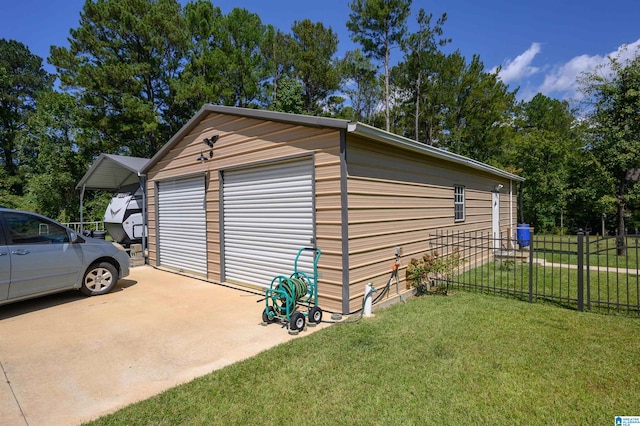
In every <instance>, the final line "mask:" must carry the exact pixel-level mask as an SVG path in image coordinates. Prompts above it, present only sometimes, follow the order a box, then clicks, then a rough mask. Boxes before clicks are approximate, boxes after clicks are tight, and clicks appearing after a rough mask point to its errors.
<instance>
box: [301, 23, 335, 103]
mask: <svg viewBox="0 0 640 426" xmlns="http://www.w3.org/2000/svg"><path fill="white" fill-rule="evenodd" d="M291 31H292V36H293V41H294V42H295V44H294V51H293V52H294V53H293V70H294V75H295V76H296V77H297V78H298V80H299V81H300V82H301V83H302V88H303V93H304V109H305V110H306V111H307V112H309V113H312V114H319V113H321V112H322V106H323V102H326V100H327V97H328V96H329V95H330V94H331V93H332V92H334V91H335V90H337V89H338V88H339V87H340V79H339V76H338V70H337V67H336V65H335V64H334V63H333V61H332V58H333V55H335V53H336V51H337V50H338V36H337V35H336V34H335V33H334V32H333V30H332V29H331V28H325V27H324V25H323V24H322V23H321V22H316V23H313V22H311V21H310V20H309V19H303V20H302V21H296V22H294V23H293V26H292V27H291Z"/></svg>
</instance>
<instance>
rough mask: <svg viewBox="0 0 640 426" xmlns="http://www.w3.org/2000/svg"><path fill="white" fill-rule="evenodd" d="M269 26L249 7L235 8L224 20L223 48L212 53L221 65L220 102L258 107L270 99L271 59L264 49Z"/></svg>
mask: <svg viewBox="0 0 640 426" xmlns="http://www.w3.org/2000/svg"><path fill="white" fill-rule="evenodd" d="M267 34H268V27H267V26H266V25H264V24H263V23H262V21H261V20H260V17H259V16H258V15H256V14H255V13H250V12H249V11H248V10H247V9H241V8H234V9H233V10H232V11H231V12H230V13H229V14H228V15H226V16H224V17H223V19H222V21H221V31H220V34H219V37H220V48H219V49H215V50H214V51H213V52H212V54H213V57H214V58H215V59H214V61H215V62H217V63H218V64H219V72H220V73H219V76H218V78H219V84H220V88H221V91H220V102H221V103H223V104H224V105H229V106H238V107H245V108H246V107H249V106H253V107H257V106H259V105H261V104H264V103H265V102H266V100H267V99H266V98H267V96H266V94H265V93H264V90H263V89H264V87H265V85H266V81H267V79H268V78H269V74H270V71H269V66H268V65H269V61H268V60H267V59H266V58H265V56H264V54H263V52H262V44H263V40H264V39H265V38H266V37H267Z"/></svg>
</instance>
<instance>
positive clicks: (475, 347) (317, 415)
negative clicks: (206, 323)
mask: <svg viewBox="0 0 640 426" xmlns="http://www.w3.org/2000/svg"><path fill="white" fill-rule="evenodd" d="M284 332H286V331H284V330H283V333H284ZM639 335H640V321H638V319H634V318H627V317H621V316H604V315H595V314H590V313H580V312H575V311H569V310H565V309H558V308H555V307H552V306H547V305H540V304H528V303H522V302H519V301H516V300H512V299H507V298H498V297H492V296H487V295H483V294H478V293H468V292H464V291H457V292H456V293H455V294H454V295H452V296H448V297H442V296H433V297H422V298H418V299H413V300H410V301H409V302H408V303H406V304H400V305H396V306H394V307H392V308H389V309H386V310H382V311H379V312H377V313H376V316H375V318H368V319H364V320H361V321H359V322H357V323H346V324H338V325H335V326H333V327H330V328H327V329H325V330H321V331H318V332H317V333H314V334H311V335H309V336H306V337H304V338H301V339H295V340H293V341H290V342H288V343H286V344H282V345H280V346H277V347H275V348H273V349H271V350H268V351H265V352H263V353H261V354H259V355H257V356H255V357H253V358H251V359H248V360H245V361H243V362H239V363H237V364H234V365H231V366H228V367H226V368H224V369H222V370H218V371H215V372H213V373H211V374H209V375H207V376H204V377H201V378H199V379H196V380H194V381H193V382H191V383H188V384H185V385H182V386H179V387H176V388H174V389H171V390H168V391H166V392H164V393H162V394H160V395H158V396H156V397H153V398H151V399H149V400H146V401H142V402H140V403H137V404H134V405H131V406H129V407H126V408H124V409H122V410H120V411H118V412H116V413H114V414H112V415H109V416H106V417H103V418H101V419H99V420H97V421H96V422H94V423H93V424H96V425H122V424H153V425H175V424H189V425H215V424H220V425H222V424H224V425H246V424H260V425H280V424H322V425H343V424H355V425H360V424H363V425H364V424H366V425H388V424H402V425H424V424H491V425H495V424H563V425H570V424H612V423H613V421H614V416H616V415H633V414H638V409H639V408H640V406H639V405H638V395H640V339H638V336H639Z"/></svg>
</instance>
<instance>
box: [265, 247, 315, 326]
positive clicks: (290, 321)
mask: <svg viewBox="0 0 640 426" xmlns="http://www.w3.org/2000/svg"><path fill="white" fill-rule="evenodd" d="M309 251H311V252H313V253H314V259H313V276H309V274H307V273H306V272H303V271H301V270H300V269H299V267H298V261H299V260H300V256H301V255H302V254H303V253H304V252H309ZM321 254H322V251H321V250H320V249H319V248H314V247H302V248H301V249H300V250H298V254H297V255H296V260H295V261H294V263H293V273H292V274H291V275H290V276H288V277H286V276H284V275H278V276H276V277H275V278H274V279H273V280H272V281H271V285H270V286H269V288H268V289H267V290H266V292H265V304H266V306H265V308H264V311H263V312H262V321H263V322H264V323H265V324H270V323H273V322H275V321H278V320H279V321H282V322H284V323H285V324H286V325H287V327H288V328H289V331H300V330H303V329H304V326H305V324H306V322H307V321H309V323H310V324H318V323H320V321H322V309H320V308H319V307H318V259H320V255H321ZM300 308H303V309H302V310H301V309H300Z"/></svg>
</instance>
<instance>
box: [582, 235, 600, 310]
mask: <svg viewBox="0 0 640 426" xmlns="http://www.w3.org/2000/svg"><path fill="white" fill-rule="evenodd" d="M597 241H598V238H597V235H596V242H597ZM589 250H590V249H589V231H587V232H586V233H585V253H584V258H585V261H584V264H585V266H586V270H587V279H586V283H587V310H588V311H590V310H591V272H590V271H591V253H590V251H589Z"/></svg>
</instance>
